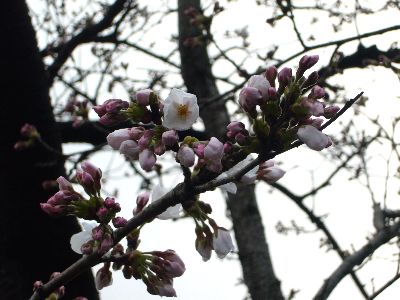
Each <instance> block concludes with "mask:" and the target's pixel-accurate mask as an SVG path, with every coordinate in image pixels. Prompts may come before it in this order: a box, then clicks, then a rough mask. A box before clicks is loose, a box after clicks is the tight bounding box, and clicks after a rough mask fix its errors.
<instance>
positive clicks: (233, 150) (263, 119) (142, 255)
mask: <svg viewBox="0 0 400 300" xmlns="http://www.w3.org/2000/svg"><path fill="white" fill-rule="evenodd" d="M317 61H318V56H304V57H303V58H302V59H301V60H300V63H299V66H298V68H297V71H296V73H295V75H294V76H293V71H292V69H290V68H283V69H282V70H280V71H279V72H278V70H277V69H276V68H275V67H269V68H267V70H266V71H265V73H264V74H262V75H253V76H251V77H250V78H249V80H248V82H247V84H246V86H245V87H244V88H243V89H242V90H241V92H240V94H239V104H240V106H241V107H242V109H243V110H244V111H245V112H246V114H247V115H248V117H249V119H250V121H251V126H249V127H248V128H246V126H245V124H244V123H242V122H240V121H232V122H231V123H230V124H228V125H227V128H226V129H227V132H226V137H225V138H224V139H218V138H216V137H211V138H210V139H208V140H203V141H201V140H198V139H197V138H196V137H191V136H186V137H184V138H180V137H179V134H178V133H179V131H184V130H188V129H190V128H191V127H192V125H193V124H194V123H195V122H196V121H197V119H198V117H199V106H198V104H197V98H196V96H195V95H193V94H190V93H187V92H184V91H181V90H179V89H172V90H171V92H170V94H169V95H168V97H167V98H166V99H165V100H164V101H163V100H162V99H161V98H160V97H159V96H158V95H157V94H156V93H155V92H153V91H152V90H150V89H145V90H140V91H138V92H137V93H136V95H135V97H134V99H133V100H132V101H130V102H127V101H124V100H121V99H110V100H107V101H105V102H104V103H103V104H101V105H98V106H95V107H94V110H95V111H96V113H97V114H98V116H99V117H100V120H99V121H100V123H102V124H103V125H116V124H118V123H121V122H125V121H129V122H131V123H132V127H129V128H122V129H118V130H115V131H113V132H111V133H110V134H109V135H108V136H107V143H108V144H109V145H110V146H111V147H112V148H113V149H114V150H118V151H119V152H120V153H121V154H122V155H124V156H125V157H126V158H127V159H128V160H132V161H138V162H139V164H140V166H141V168H142V169H143V170H145V171H147V172H150V171H151V170H153V168H154V166H155V164H156V162H157V158H158V157H159V156H162V155H163V154H164V153H165V152H167V151H170V152H172V153H174V154H175V158H176V161H177V162H178V163H179V164H180V166H181V167H182V169H183V170H184V171H185V172H184V173H185V184H184V186H185V188H187V191H188V192H187V193H186V194H185V197H186V198H185V199H179V203H177V202H175V204H174V205H173V206H171V207H169V208H167V209H166V210H165V211H164V212H162V213H161V214H159V215H158V216H157V218H158V219H161V220H166V219H176V218H180V217H182V216H184V215H185V216H188V217H191V218H192V219H193V220H194V223H195V235H196V240H195V248H196V250H197V252H198V253H199V254H200V255H201V257H202V258H203V260H204V261H207V260H209V259H210V257H211V254H212V251H214V252H215V253H216V255H217V256H218V257H219V258H223V257H225V256H226V255H228V254H229V253H230V252H231V251H233V250H234V246H233V242H232V238H231V235H230V233H229V231H228V230H227V229H225V228H224V227H221V226H218V225H217V223H216V221H215V220H214V219H212V218H211V216H210V215H211V213H212V208H211V206H210V205H209V204H207V203H205V202H203V201H201V200H200V196H198V195H196V194H194V193H192V192H191V191H193V188H194V187H195V185H196V184H201V183H205V182H207V181H210V180H212V179H216V181H217V182H218V180H222V181H224V182H223V183H225V184H222V183H221V184H220V188H221V189H223V190H224V191H227V192H229V193H236V190H237V185H246V184H253V183H254V182H255V181H256V180H261V181H264V182H267V183H269V184H271V183H274V182H276V181H277V180H279V179H280V178H282V176H283V175H284V174H285V172H284V171H283V170H282V169H281V168H280V167H279V166H278V165H277V163H276V162H275V161H273V160H267V158H268V155H271V154H272V155H271V156H274V155H275V154H276V153H280V152H283V151H286V150H288V149H290V148H291V146H292V145H293V143H294V142H295V141H297V140H300V141H302V142H304V143H305V144H306V145H307V146H308V147H309V148H311V149H313V150H318V151H320V150H322V149H324V148H326V147H329V146H330V145H332V140H331V138H330V137H328V136H327V135H325V134H323V133H322V132H321V131H320V128H321V125H322V123H323V122H324V120H325V119H329V118H332V117H334V116H335V115H336V114H337V113H338V111H339V107H337V106H327V105H326V104H325V103H324V102H323V101H322V99H323V98H324V96H325V91H324V89H323V88H321V87H319V86H317V85H316V83H317V80H318V74H317V73H316V72H312V73H310V74H309V75H308V77H305V76H304V74H305V72H306V71H307V70H308V69H310V68H311V67H312V66H314V65H315V64H316V63H317ZM276 81H277V82H276ZM307 93H308V95H307V96H305V95H306V94H307ZM25 131H26V132H28V133H25ZM23 132H24V134H25V136H27V137H28V138H35V137H36V136H37V135H38V133H37V134H36V133H35V131H34V130H33V129H32V128H31V127H29V128H28V127H27V128H26V130H24V131H23ZM253 153H256V154H259V155H260V157H261V161H263V162H261V163H260V164H259V165H257V166H255V167H254V168H253V169H251V170H250V171H248V172H247V173H245V174H244V175H242V176H241V177H240V178H238V177H236V176H235V174H236V173H237V172H240V171H241V170H242V169H243V168H244V167H246V166H247V165H248V164H250V163H251V162H252V161H253V159H254V158H253V157H252V154H253ZM271 156H270V157H271ZM241 174H242V173H241ZM224 179H228V180H224ZM101 180H102V172H101V170H100V169H99V168H97V167H95V166H94V165H92V164H90V163H89V162H83V163H82V164H81V167H80V169H77V170H76V175H75V181H76V183H77V184H79V185H80V186H81V187H82V188H83V190H84V191H85V193H86V194H87V196H84V195H82V194H81V193H79V192H77V191H75V189H74V187H73V185H72V183H71V182H70V181H68V180H67V179H65V178H64V177H59V178H58V179H57V183H58V186H59V191H58V192H57V193H56V194H54V195H53V196H52V197H51V198H50V199H48V201H47V202H46V203H42V204H41V208H42V210H43V211H45V212H46V213H48V214H49V215H52V216H62V215H75V216H77V217H79V218H83V219H85V220H90V221H91V222H82V227H83V231H81V232H80V233H77V234H75V235H73V236H72V237H71V248H72V250H74V251H75V252H77V253H80V254H84V255H89V254H92V253H100V254H103V255H104V254H106V253H107V256H103V257H107V259H106V261H105V262H104V266H103V267H102V268H100V269H99V271H98V272H97V274H96V286H97V288H98V289H102V288H103V287H106V286H108V285H110V284H111V283H112V272H111V270H110V268H111V267H112V269H114V270H121V271H122V273H123V275H124V276H125V278H127V279H129V278H135V279H140V280H142V281H143V282H144V283H145V284H146V286H147V290H148V292H149V293H151V294H156V295H160V296H168V297H173V296H176V292H175V290H174V288H173V279H174V278H176V277H179V276H181V275H182V274H183V273H184V271H185V265H184V263H183V261H182V260H181V259H180V258H179V256H178V255H177V254H176V253H175V252H174V251H173V250H167V251H163V252H162V251H152V252H142V251H140V250H138V246H139V242H140V240H139V236H140V230H141V228H142V226H143V225H142V226H141V227H137V228H135V229H133V230H132V231H131V232H130V233H129V234H128V235H127V236H126V240H127V246H126V247H125V248H124V247H123V246H122V245H121V244H117V242H118V241H115V240H114V232H115V231H114V229H113V227H114V228H115V229H118V228H121V227H125V226H127V225H128V223H129V221H128V220H126V219H125V218H123V217H121V216H117V214H118V213H119V212H120V210H121V208H120V206H119V204H118V203H117V202H116V200H115V198H112V197H106V198H105V199H104V198H103V197H102V195H101ZM227 181H228V182H227ZM226 182H227V183H226ZM187 184H188V185H187ZM169 191H170V189H167V188H164V187H162V186H154V187H153V189H152V191H144V192H142V193H140V194H139V195H138V196H137V199H136V207H135V208H134V209H133V211H132V217H136V216H138V215H140V214H141V213H142V212H143V210H145V209H146V207H147V206H148V205H149V203H156V202H158V201H162V200H163V198H164V197H165V196H166V194H167V193H168V192H169ZM185 191H186V190H185ZM176 203H177V204H176ZM153 217H154V216H153ZM149 221H151V220H149ZM111 224H112V225H113V227H112V226H111Z"/></svg>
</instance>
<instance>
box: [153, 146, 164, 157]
mask: <svg viewBox="0 0 400 300" xmlns="http://www.w3.org/2000/svg"><path fill="white" fill-rule="evenodd" d="M164 153H165V145H164V144H162V143H158V144H156V145H154V154H156V155H159V156H160V155H163V154H164Z"/></svg>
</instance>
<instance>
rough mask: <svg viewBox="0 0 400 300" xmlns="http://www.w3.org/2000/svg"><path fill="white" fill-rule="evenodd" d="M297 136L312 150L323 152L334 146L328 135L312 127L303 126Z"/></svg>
mask: <svg viewBox="0 0 400 300" xmlns="http://www.w3.org/2000/svg"><path fill="white" fill-rule="evenodd" d="M297 136H298V137H299V139H300V141H302V142H303V143H304V144H306V145H307V146H308V148H310V149H312V150H316V151H321V150H322V149H325V148H327V147H329V146H330V145H332V140H331V139H330V138H329V137H328V136H327V135H326V134H324V133H322V132H321V131H319V130H318V129H317V128H315V127H314V126H311V125H305V126H301V127H300V128H299V129H298V131H297Z"/></svg>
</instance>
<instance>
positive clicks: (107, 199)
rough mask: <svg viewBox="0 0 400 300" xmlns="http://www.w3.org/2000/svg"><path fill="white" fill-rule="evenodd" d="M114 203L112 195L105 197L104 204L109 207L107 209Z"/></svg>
mask: <svg viewBox="0 0 400 300" xmlns="http://www.w3.org/2000/svg"><path fill="white" fill-rule="evenodd" d="M116 203H117V202H116V201H115V198H114V197H107V198H106V199H105V200H104V206H105V207H107V208H109V209H112V208H114V206H115V204H116Z"/></svg>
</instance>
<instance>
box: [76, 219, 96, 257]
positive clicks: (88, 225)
mask: <svg viewBox="0 0 400 300" xmlns="http://www.w3.org/2000/svg"><path fill="white" fill-rule="evenodd" d="M97 225H98V224H97V222H82V228H83V231H81V232H78V233H75V234H74V235H73V236H71V240H70V244H71V249H72V250H73V251H75V252H76V253H78V254H82V251H81V246H82V245H83V244H84V243H86V242H89V241H90V240H91V239H92V229H93V228H95V227H96V226H97Z"/></svg>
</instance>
